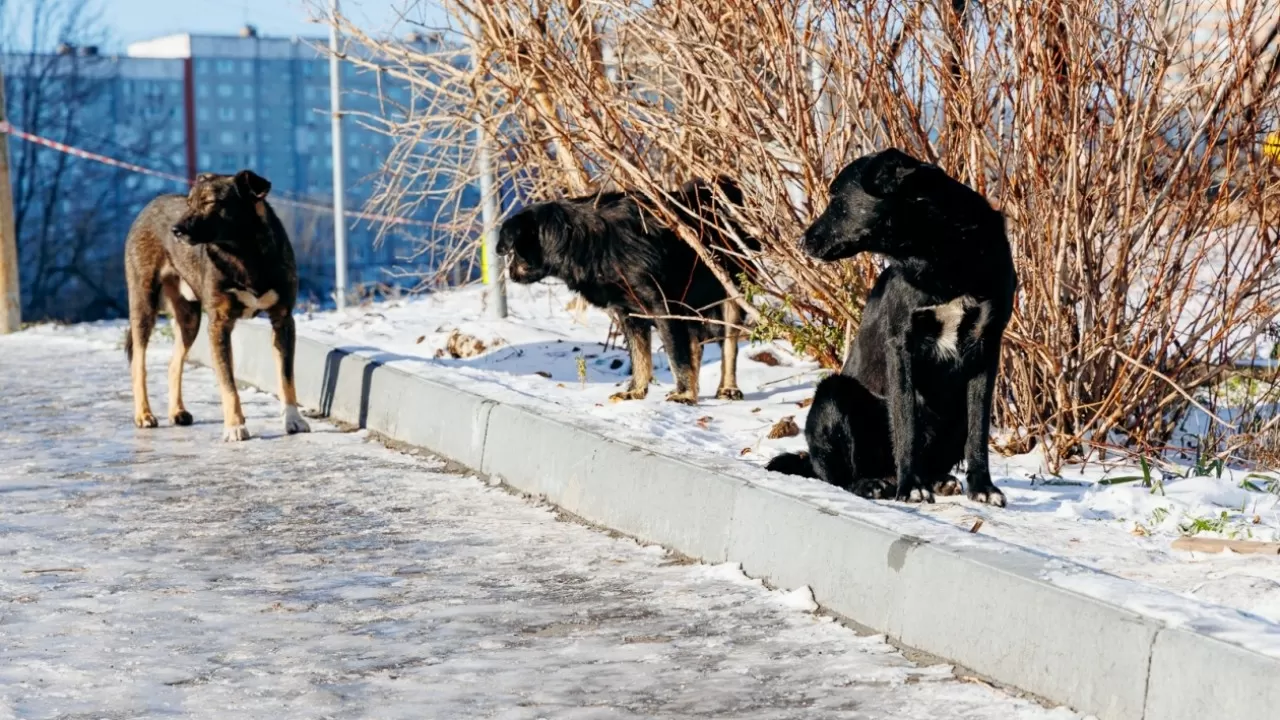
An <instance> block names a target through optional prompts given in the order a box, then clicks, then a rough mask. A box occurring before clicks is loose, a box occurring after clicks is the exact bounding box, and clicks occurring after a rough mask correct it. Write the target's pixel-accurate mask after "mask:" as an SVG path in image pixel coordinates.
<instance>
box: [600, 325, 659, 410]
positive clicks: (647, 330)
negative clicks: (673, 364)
mask: <svg viewBox="0 0 1280 720" xmlns="http://www.w3.org/2000/svg"><path fill="white" fill-rule="evenodd" d="M615 317H617V319H618V321H619V322H618V324H619V325H620V326H621V327H622V334H623V335H624V336H626V338H627V349H628V350H629V351H630V352H631V381H630V382H629V383H627V389H626V390H624V391H623V392H620V393H614V394H613V395H611V396H610V397H609V399H610V400H612V401H614V402H618V401H620V400H643V399H644V397H645V396H646V395H648V394H649V383H650V382H651V381H652V380H653V346H652V336H653V331H652V329H651V326H650V325H649V323H648V322H646V321H644V320H640V319H638V318H628V317H621V316H618V315H615Z"/></svg>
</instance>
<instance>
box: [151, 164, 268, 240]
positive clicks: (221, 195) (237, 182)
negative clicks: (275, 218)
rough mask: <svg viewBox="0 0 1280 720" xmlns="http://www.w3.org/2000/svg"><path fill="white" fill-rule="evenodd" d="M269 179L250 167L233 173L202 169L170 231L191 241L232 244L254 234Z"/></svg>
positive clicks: (261, 218) (263, 216) (260, 220)
mask: <svg viewBox="0 0 1280 720" xmlns="http://www.w3.org/2000/svg"><path fill="white" fill-rule="evenodd" d="M269 192H271V183H270V182H267V180H266V179H265V178H262V177H259V176H258V175H256V174H254V173H253V172H252V171H250V170H241V171H240V172H238V173H236V174H235V175H214V174H212V173H204V174H202V175H200V176H199V177H197V178H196V181H195V183H194V184H192V186H191V192H190V193H188V194H187V211H186V212H185V213H183V214H182V217H180V218H178V221H177V222H176V223H174V225H173V229H172V232H173V234H174V236H175V237H177V238H180V239H182V240H184V241H186V242H188V243H190V244H192V245H204V244H218V245H234V244H236V243H238V242H241V241H242V240H245V239H250V238H254V237H256V236H257V230H258V229H259V228H261V227H262V224H263V222H265V221H266V217H267V215H266V213H267V208H266V199H267V193H269Z"/></svg>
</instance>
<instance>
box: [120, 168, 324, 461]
mask: <svg viewBox="0 0 1280 720" xmlns="http://www.w3.org/2000/svg"><path fill="white" fill-rule="evenodd" d="M270 190H271V183H269V182H267V181H266V180H265V179H263V178H261V177H258V176H257V175H255V174H254V173H252V172H250V171H249V170H242V171H240V172H239V173H237V174H236V175H234V176H231V175H210V174H205V175H201V176H199V177H198V178H196V182H195V184H194V185H193V186H192V187H191V192H190V194H188V195H187V196H186V197H183V196H181V195H161V196H160V197H158V198H156V199H155V200H152V201H151V202H150V203H148V204H147V206H146V207H145V208H143V210H142V212H141V213H140V214H139V215H138V217H137V219H136V220H134V222H133V227H132V228H130V230H129V238H128V240H127V241H126V242H125V250H124V256H125V276H126V279H127V281H128V285H129V336H128V338H127V339H126V340H125V353H126V355H128V357H129V362H130V365H131V369H132V374H133V407H134V417H133V421H134V424H136V425H137V426H138V427H140V428H152V427H155V426H156V425H157V422H156V418H155V416H154V415H152V414H151V404H150V403H149V402H148V400H147V367H146V363H147V342H148V341H149V340H150V339H151V330H152V329H153V328H154V327H155V323H156V311H157V310H158V309H159V306H160V296H161V294H163V295H164V298H165V299H166V300H167V301H168V302H169V307H170V309H171V311H172V313H173V324H174V326H175V330H176V331H175V332H174V348H173V359H172V360H170V362H169V419H170V420H172V421H173V424H174V425H190V424H191V413H189V412H187V410H186V408H185V407H184V406H183V404H182V364H183V362H184V361H185V360H186V357H187V351H188V350H189V349H190V348H191V343H192V342H194V341H195V337H196V333H197V332H198V331H199V330H200V310H201V308H202V307H203V308H204V310H205V311H206V312H208V313H209V345H210V348H211V350H212V354H213V366H214V372H216V373H217V376H218V385H219V386H220V388H221V391H222V419H223V426H224V427H223V434H222V439H223V440H224V441H227V442H234V441H237V440H246V439H248V438H249V431H248V430H247V429H245V426H244V414H243V413H242V412H241V410H240V396H239V394H238V393H237V392H236V383H235V378H234V376H233V375H232V362H231V329H232V328H233V327H234V326H235V323H236V320H237V319H238V318H242V317H243V318H247V317H253V316H254V315H257V314H258V313H260V312H265V313H266V314H267V316H268V317H269V318H271V327H272V330H273V331H274V335H275V351H276V366H277V368H278V369H279V372H280V401H281V405H282V407H281V414H282V415H283V417H284V429H285V432H287V433H290V434H292V433H298V432H310V430H311V428H310V427H309V426H308V425H307V421H306V420H303V419H302V415H301V414H300V413H299V412H298V404H297V403H298V401H297V397H296V395H295V393H294V387H293V349H294V341H295V335H294V328H293V305H294V301H295V300H296V299H297V295H298V273H297V267H296V265H295V263H294V258H293V246H292V245H290V244H289V237H288V235H286V234H285V230H284V226H283V225H282V224H281V223H280V220H279V218H277V217H276V214H275V213H274V212H273V211H272V210H271V206H270V205H268V204H267V201H266V198H267V193H268V192H270Z"/></svg>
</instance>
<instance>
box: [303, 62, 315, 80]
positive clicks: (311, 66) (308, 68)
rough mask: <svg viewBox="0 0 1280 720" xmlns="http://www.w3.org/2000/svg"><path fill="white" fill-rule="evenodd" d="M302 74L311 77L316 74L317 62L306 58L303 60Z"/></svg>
mask: <svg viewBox="0 0 1280 720" xmlns="http://www.w3.org/2000/svg"><path fill="white" fill-rule="evenodd" d="M302 74H303V75H304V76H306V77H311V76H312V75H315V74H316V64H315V63H313V62H307V61H305V60H304V61H303V62H302Z"/></svg>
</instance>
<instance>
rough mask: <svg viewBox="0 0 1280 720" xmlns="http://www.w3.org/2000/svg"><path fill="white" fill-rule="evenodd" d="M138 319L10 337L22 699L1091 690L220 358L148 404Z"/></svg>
mask: <svg viewBox="0 0 1280 720" xmlns="http://www.w3.org/2000/svg"><path fill="white" fill-rule="evenodd" d="M119 333H120V329H119V328H118V327H106V328H101V329H95V330H84V329H73V330H70V331H52V330H38V331H33V332H27V333H23V334H21V335H18V336H13V337H9V338H0V358H2V360H0V367H2V368H3V372H0V394H2V396H3V397H4V398H5V403H6V405H5V407H6V411H5V412H4V413H3V414H0V458H3V459H2V460H0V502H2V503H3V505H0V507H3V510H4V512H3V516H0V556H3V561H2V562H0V656H2V657H3V663H0V716H4V715H6V714H7V715H8V716H12V717H23V718H44V717H66V716H80V715H86V716H93V717H125V716H128V717H154V716H161V715H181V716H184V717H228V718H232V717H234V718H249V717H272V718H278V717H321V716H324V717H379V718H393V717H406V718H410V717H412V718H429V717H440V718H444V717H451V718H452V717H458V718H460V717H503V718H541V717H547V718H551V717H555V718H565V717H570V718H649V717H662V718H692V717H726V716H733V717H769V718H787V717H795V718H812V717H849V718H855V717H856V718H868V719H870V718H900V719H904V720H910V719H911V718H919V719H921V720H925V719H929V720H932V719H933V718H941V717H946V718H1050V717H1052V718H1068V717H1074V716H1073V715H1072V714H1071V713H1069V712H1067V711H1065V710H1054V711H1048V710H1044V709H1042V708H1040V707H1038V706H1035V705H1033V704H1030V703H1028V702H1025V701H1021V700H1017V699H1013V698H1011V697H1009V696H1008V695H1005V694H1002V693H999V692H997V691H994V690H992V689H990V688H987V687H985V686H982V685H978V684H973V683H967V682H962V681H957V680H955V679H953V678H952V676H951V674H950V672H949V670H948V669H947V668H945V667H928V668H920V667H916V666H914V665H913V664H911V663H909V662H908V661H906V660H905V659H904V658H903V657H902V656H901V655H900V654H898V653H897V652H895V651H893V650H892V649H891V648H890V647H888V646H887V645H885V644H883V642H881V641H880V639H878V638H866V637H858V636H856V635H855V634H854V633H853V632H851V631H849V630H847V629H845V628H843V627H841V626H839V625H837V624H835V623H832V622H830V621H828V620H826V619H824V618H821V617H818V616H815V615H813V614H811V613H809V612H806V611H805V608H807V607H810V601H809V600H808V598H807V597H806V596H805V594H804V591H801V592H799V593H783V592H771V591H768V590H766V589H764V588H763V587H761V586H760V585H759V584H758V583H755V582H752V581H749V580H747V579H746V578H745V577H744V576H742V575H741V573H739V572H737V570H736V569H733V568H729V567H706V566H700V565H685V564H681V563H679V562H676V561H674V560H673V559H672V558H670V557H667V556H665V555H664V553H663V552H662V551H660V550H657V549H654V548H643V547H639V546H637V545H635V544H634V543H632V542H629V541H625V540H615V539H610V538H609V537H607V536H605V535H603V534H600V533H597V532H594V531H592V530H589V529H587V528H584V527H582V526H579V525H576V524H572V523H567V522H561V521H558V520H557V518H556V517H555V516H554V515H553V514H551V513H550V512H548V511H547V510H545V509H542V508H538V507H534V506H531V505H530V504H528V503H526V502H524V501H522V500H519V499H517V498H514V497H512V496H510V495H507V494H506V493H504V492H502V491H500V490H495V489H491V488H488V487H486V486H484V485H483V484H482V483H480V482H479V481H477V480H475V479H474V478H466V477H459V476H455V475H449V474H445V473H442V472H440V471H439V470H438V467H437V466H436V465H434V464H433V463H432V462H430V461H427V460H424V459H421V458H415V457H411V456H407V455H402V454H399V453H396V452H392V451H390V450H387V449H385V448H383V447H381V446H380V445H378V444H376V443H371V442H368V441H367V440H366V439H365V438H363V437H361V436H360V435H358V434H344V433H340V432H338V431H337V430H335V429H334V428H333V427H331V426H328V425H326V424H324V423H319V422H315V423H313V424H312V425H313V428H315V430H316V432H314V433H312V434H311V435H300V436H292V437H285V436H283V435H282V433H281V431H280V428H279V422H278V419H277V418H276V411H277V404H276V402H275V401H274V400H273V399H271V398H269V397H268V396H266V395H263V394H259V393H254V392H245V393H243V401H244V406H245V414H246V416H247V417H248V420H249V427H250V430H251V431H252V432H254V433H255V435H256V436H257V437H256V438H255V439H254V440H251V441H249V442H247V443H241V444H238V445H224V444H222V443H220V442H218V440H219V437H220V430H221V426H220V422H221V421H220V413H219V410H218V406H217V404H216V398H217V393H216V391H215V389H214V386H213V383H212V378H211V375H210V373H209V372H208V371H207V370H203V369H201V370H189V371H188V383H187V391H186V393H185V396H186V399H187V400H188V407H189V409H190V410H191V411H192V413H193V414H194V415H195V416H196V422H197V424H196V425H195V426H194V427H191V428H173V427H171V426H168V425H167V424H166V425H164V426H162V427H160V428H159V429H156V430H150V431H140V430H135V429H134V428H133V427H132V425H131V423H130V418H131V411H130V401H129V393H128V372H127V368H126V366H125V363H124V358H123V355H122V353H121V352H120V350H118V349H117V348H116V347H115V344H116V341H117V340H118V339H119V337H120V335H119ZM166 359H167V349H165V348H161V349H159V350H158V351H157V352H153V353H152V359H151V367H152V368H153V371H152V373H151V379H152V388H153V391H154V392H155V393H156V394H155V395H153V402H154V401H157V400H158V401H160V406H161V407H163V398H164V394H163V375H164V373H163V368H164V362H165V360H166Z"/></svg>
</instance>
